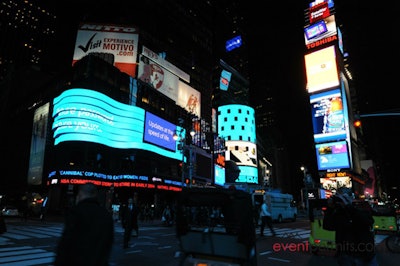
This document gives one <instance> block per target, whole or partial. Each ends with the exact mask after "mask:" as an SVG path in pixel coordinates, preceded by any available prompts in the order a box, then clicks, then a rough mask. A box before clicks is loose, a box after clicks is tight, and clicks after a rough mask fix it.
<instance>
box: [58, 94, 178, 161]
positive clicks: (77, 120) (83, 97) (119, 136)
mask: <svg viewBox="0 0 400 266" xmlns="http://www.w3.org/2000/svg"><path fill="white" fill-rule="evenodd" d="M53 106H54V108H53V114H52V115H53V119H54V122H53V125H52V129H53V138H54V145H58V144H60V143H62V142H66V141H86V142H93V143H98V144H102V145H106V146H108V147H112V148H116V149H142V150H147V151H150V152H154V153H157V154H159V155H161V156H165V157H168V158H173V159H176V160H182V154H181V152H180V151H179V150H178V149H177V147H176V145H178V144H177V142H176V141H175V140H174V139H173V138H172V135H173V134H174V132H175V129H176V128H177V127H176V126H174V125H172V124H170V123H168V122H167V121H164V120H162V119H161V118H158V117H156V116H152V115H151V114H149V113H148V114H147V116H146V117H145V110H144V109H142V108H139V107H136V106H132V105H127V104H123V103H120V102H117V101H115V100H113V99H112V98H110V97H108V96H106V95H104V94H102V93H99V92H97V91H93V90H88V89H79V88H77V89H69V90H66V91H64V92H63V93H61V95H60V96H58V97H56V98H54V100H53ZM146 122H147V124H146V126H145V123H146ZM145 128H146V130H147V132H145ZM179 130H180V129H179V128H178V131H179ZM145 134H147V136H146V140H147V141H148V142H145V141H143V140H144V138H145ZM173 145H175V147H173Z"/></svg>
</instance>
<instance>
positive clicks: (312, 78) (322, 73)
mask: <svg viewBox="0 0 400 266" xmlns="http://www.w3.org/2000/svg"><path fill="white" fill-rule="evenodd" d="M304 61H305V67H306V77H307V86H306V89H307V90H308V92H309V93H313V92H317V91H321V90H324V89H328V88H332V87H337V86H339V73H338V67H337V63H336V50H335V46H334V45H332V46H329V47H327V48H323V49H320V50H318V51H315V52H312V53H309V54H306V55H305V56H304Z"/></svg>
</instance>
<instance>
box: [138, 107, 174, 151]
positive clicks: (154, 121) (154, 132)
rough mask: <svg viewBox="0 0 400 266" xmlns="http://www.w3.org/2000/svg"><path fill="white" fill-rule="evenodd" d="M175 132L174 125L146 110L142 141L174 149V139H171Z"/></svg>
mask: <svg viewBox="0 0 400 266" xmlns="http://www.w3.org/2000/svg"><path fill="white" fill-rule="evenodd" d="M175 132H176V125H174V124H172V123H170V122H168V121H166V120H164V119H162V118H160V117H158V116H155V115H153V114H152V113H149V112H146V120H145V123H144V141H146V142H149V143H152V144H155V145H157V146H160V147H164V148H166V149H168V150H171V151H175V150H176V141H175V140H174V139H173V135H174V133H175Z"/></svg>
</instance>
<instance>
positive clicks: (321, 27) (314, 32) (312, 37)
mask: <svg viewBox="0 0 400 266" xmlns="http://www.w3.org/2000/svg"><path fill="white" fill-rule="evenodd" d="M307 34H308V35H307ZM336 34H337V27H336V20H335V15H330V16H329V17H327V18H324V19H323V20H319V21H318V22H316V23H315V24H312V25H310V26H308V25H307V27H306V28H305V29H304V35H305V36H304V37H305V44H306V45H307V46H308V45H309V44H312V43H315V42H317V41H319V40H322V39H327V38H328V37H333V36H335V35H336Z"/></svg>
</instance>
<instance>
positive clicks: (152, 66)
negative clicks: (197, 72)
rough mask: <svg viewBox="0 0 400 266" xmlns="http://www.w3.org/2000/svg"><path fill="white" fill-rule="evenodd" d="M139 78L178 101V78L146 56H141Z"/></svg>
mask: <svg viewBox="0 0 400 266" xmlns="http://www.w3.org/2000/svg"><path fill="white" fill-rule="evenodd" d="M138 77H139V79H140V80H141V81H143V82H146V83H147V84H149V85H150V86H151V87H153V88H154V89H156V90H158V91H159V92H161V93H162V94H164V95H165V96H167V97H168V98H170V99H172V100H173V101H174V102H176V101H177V99H178V81H179V79H178V77H177V76H176V75H174V74H172V73H171V72H169V71H168V70H166V69H165V68H163V67H162V66H160V65H158V64H156V63H155V62H153V61H151V60H150V59H149V58H148V57H146V56H144V55H140V56H139V67H138Z"/></svg>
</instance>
